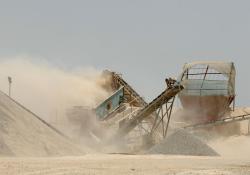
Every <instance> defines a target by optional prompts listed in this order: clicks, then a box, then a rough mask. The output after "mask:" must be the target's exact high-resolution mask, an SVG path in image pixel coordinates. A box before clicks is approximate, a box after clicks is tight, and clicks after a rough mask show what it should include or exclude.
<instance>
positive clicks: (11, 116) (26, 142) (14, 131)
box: [0, 92, 84, 156]
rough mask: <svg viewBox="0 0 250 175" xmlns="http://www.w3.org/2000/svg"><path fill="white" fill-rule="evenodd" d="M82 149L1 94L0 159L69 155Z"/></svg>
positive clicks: (80, 151) (76, 153)
mask: <svg viewBox="0 0 250 175" xmlns="http://www.w3.org/2000/svg"><path fill="white" fill-rule="evenodd" d="M81 154H84V150H82V148H80V147H78V146H76V145H75V144H73V143H71V141H69V140H68V139H67V138H66V137H64V136H63V135H62V134H60V133H59V132H58V131H56V130H55V129H52V128H51V127H50V126H49V125H48V124H47V123H46V122H45V121H43V120H42V119H40V118H39V117H38V116H36V115H35V114H33V113H32V112H30V111H29V110H27V109H26V108H24V107H23V106H22V105H20V104H18V103H17V102H15V101H14V100H12V99H11V98H9V97H8V96H7V95H6V94H4V93H3V92H0V156H64V155H65V156H66V155H68V156H69V155H81Z"/></svg>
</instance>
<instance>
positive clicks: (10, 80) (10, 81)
mask: <svg viewBox="0 0 250 175" xmlns="http://www.w3.org/2000/svg"><path fill="white" fill-rule="evenodd" d="M8 81H9V97H10V96H11V83H12V78H11V77H8Z"/></svg>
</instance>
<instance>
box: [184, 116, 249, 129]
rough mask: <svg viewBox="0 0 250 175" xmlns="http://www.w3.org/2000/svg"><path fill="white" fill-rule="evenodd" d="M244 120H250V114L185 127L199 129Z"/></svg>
mask: <svg viewBox="0 0 250 175" xmlns="http://www.w3.org/2000/svg"><path fill="white" fill-rule="evenodd" d="M243 120H250V114H244V115H239V116H234V117H227V118H222V119H219V120H215V121H211V122H208V123H200V124H196V125H190V126H185V127H183V128H184V129H198V128H204V127H211V126H217V125H224V124H228V123H233V122H240V121H243Z"/></svg>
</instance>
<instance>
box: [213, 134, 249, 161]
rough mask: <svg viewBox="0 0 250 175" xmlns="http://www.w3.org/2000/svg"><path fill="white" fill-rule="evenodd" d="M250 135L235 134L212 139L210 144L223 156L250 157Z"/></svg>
mask: <svg viewBox="0 0 250 175" xmlns="http://www.w3.org/2000/svg"><path fill="white" fill-rule="evenodd" d="M249 138H250V136H247V135H240V136H239V135H235V136H231V137H221V138H218V139H216V140H211V141H210V142H209V145H210V146H211V147H212V148H214V149H215V150H216V151H217V152H218V153H219V154H220V155H221V156H222V157H233V158H249V155H250V150H249V147H250V139H249Z"/></svg>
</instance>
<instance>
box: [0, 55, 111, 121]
mask: <svg viewBox="0 0 250 175" xmlns="http://www.w3.org/2000/svg"><path fill="white" fill-rule="evenodd" d="M8 76H11V77H12V80H13V83H12V88H11V90H12V92H11V94H12V95H11V97H12V98H14V99H15V100H17V101H19V102H20V103H22V104H23V105H24V106H26V107H27V108H29V109H30V110H31V111H33V112H34V113H36V114H37V115H39V116H40V117H41V118H43V119H45V120H46V121H48V122H50V123H55V124H57V125H60V122H62V123H63V120H65V113H66V110H67V109H68V108H70V107H72V106H88V107H90V108H93V107H96V105H97V104H98V103H100V102H101V101H102V100H104V99H105V98H106V97H107V96H108V95H109V92H107V90H105V88H104V87H103V86H104V84H105V81H106V80H105V78H104V77H103V76H102V72H101V71H99V70H96V69H94V68H91V67H83V68H78V69H77V70H72V71H67V70H63V69H60V68H58V67H54V66H52V65H49V64H48V63H46V62H41V61H40V62H38V61H34V60H33V59H31V58H14V59H13V58H12V59H2V61H0V90H2V91H3V92H5V93H8V79H7V77H8Z"/></svg>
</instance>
